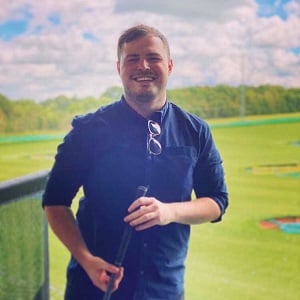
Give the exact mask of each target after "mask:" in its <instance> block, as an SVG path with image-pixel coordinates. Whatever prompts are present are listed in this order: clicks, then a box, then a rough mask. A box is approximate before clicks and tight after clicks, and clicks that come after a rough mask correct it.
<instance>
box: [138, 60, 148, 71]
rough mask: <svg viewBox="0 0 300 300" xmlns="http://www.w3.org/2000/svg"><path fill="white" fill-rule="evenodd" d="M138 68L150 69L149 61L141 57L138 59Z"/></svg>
mask: <svg viewBox="0 0 300 300" xmlns="http://www.w3.org/2000/svg"><path fill="white" fill-rule="evenodd" d="M139 69H140V70H149V69H150V66H149V63H148V61H147V59H141V60H140V63H139Z"/></svg>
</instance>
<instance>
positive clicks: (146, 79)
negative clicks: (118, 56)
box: [132, 75, 156, 82]
mask: <svg viewBox="0 0 300 300" xmlns="http://www.w3.org/2000/svg"><path fill="white" fill-rule="evenodd" d="M132 79H133V80H135V81H137V82H149V81H154V80H155V79H156V77H155V76H154V75H135V76H132Z"/></svg>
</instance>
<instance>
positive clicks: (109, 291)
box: [102, 185, 148, 300]
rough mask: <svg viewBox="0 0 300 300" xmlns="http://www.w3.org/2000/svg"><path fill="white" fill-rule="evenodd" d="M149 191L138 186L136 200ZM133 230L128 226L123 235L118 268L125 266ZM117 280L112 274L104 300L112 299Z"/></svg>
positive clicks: (118, 256) (117, 261) (118, 255)
mask: <svg viewBox="0 0 300 300" xmlns="http://www.w3.org/2000/svg"><path fill="white" fill-rule="evenodd" d="M147 191H148V187H146V186H142V185H140V186H138V187H137V190H136V199H138V198H140V197H143V196H146V194H147ZM132 230H133V229H132V227H131V226H130V225H126V227H125V230H124V232H123V235H122V239H121V243H120V246H119V250H118V253H117V256H116V259H115V263H114V265H115V266H117V267H121V266H122V264H123V260H124V257H125V255H126V252H127V248H128V245H129V242H130V239H131V235H132ZM115 280H116V274H115V273H114V274H111V276H110V279H109V283H108V287H107V290H106V292H105V294H104V297H103V299H102V300H109V299H110V297H111V294H112V290H113V286H114V283H115Z"/></svg>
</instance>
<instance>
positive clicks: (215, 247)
mask: <svg viewBox="0 0 300 300" xmlns="http://www.w3.org/2000/svg"><path fill="white" fill-rule="evenodd" d="M298 116H300V114H298ZM282 117H285V116H282ZM252 119H253V118H252ZM227 121H228V120H227ZM213 134H214V137H215V141H216V143H217V146H218V148H219V150H220V152H221V153H222V157H223V159H224V166H225V170H226V177H227V183H228V188H229V192H230V207H229V209H228V212H227V214H226V215H225V217H224V220H223V222H221V223H217V224H204V225H199V226H193V227H192V238H191V245H190V251H189V255H188V259H187V273H186V299H187V300H201V299H204V300H221V299H222V300H223V299H226V300H240V299H243V300H271V299H272V300H279V299H285V300H295V299H299V296H300V276H299V275H300V274H299V272H300V235H299V234H287V233H283V232H281V231H276V230H264V229H261V228H260V227H259V221H260V220H263V219H268V218H271V217H280V216H289V215H300V179H299V177H297V176H288V175H289V174H267V175H256V174H253V173H251V172H249V168H251V167H257V166H261V165H277V164H291V163H299V161H300V147H299V143H298V146H297V142H299V140H300V122H295V123H282V124H280V123H278V124H269V125H268V124H266V125H259V126H247V127H226V128H222V127H221V128H214V129H213ZM58 143H59V140H55V141H48V142H46V141H44V142H35V143H19V144H18V143H17V144H3V145H1V144H0V166H1V173H0V180H5V179H10V178H13V177H16V176H20V175H24V174H27V173H30V172H33V171H36V170H40V169H45V168H49V167H50V166H51V165H52V163H53V155H54V153H55V149H56V146H57V144H58ZM294 175H295V174H294ZM67 259H68V253H67V252H66V251H65V249H64V248H63V247H62V246H61V245H60V244H59V242H58V241H57V240H56V238H55V237H54V236H53V235H52V233H50V260H51V261H50V271H51V274H50V277H51V299H54V300H56V299H57V300H58V299H62V295H63V288H64V282H65V279H64V277H65V266H66V262H67Z"/></svg>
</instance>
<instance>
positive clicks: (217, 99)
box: [0, 85, 300, 133]
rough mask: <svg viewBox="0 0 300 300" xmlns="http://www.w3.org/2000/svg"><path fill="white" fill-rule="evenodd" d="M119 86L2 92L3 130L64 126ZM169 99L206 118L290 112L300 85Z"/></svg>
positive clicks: (221, 89) (298, 101)
mask: <svg viewBox="0 0 300 300" xmlns="http://www.w3.org/2000/svg"><path fill="white" fill-rule="evenodd" d="M121 94H122V89H121V88H120V87H111V88H109V89H108V90H107V91H106V92H105V93H103V94H102V95H101V96H99V97H98V98H96V97H86V98H83V99H81V98H75V97H66V96H63V95H61V96H58V97H56V98H53V99H48V100H46V101H43V102H39V103H37V102H35V101H33V100H31V99H22V100H11V99H9V98H7V97H5V96H4V95H2V94H0V133H17V132H29V131H30V132H33V131H42V130H43V131H46V130H64V129H66V128H68V127H69V126H70V122H71V120H72V118H73V117H74V115H79V114H85V113H87V112H90V111H94V110H96V109H97V108H98V107H100V106H102V105H105V104H107V103H110V102H112V101H114V100H116V99H119V98H120V96H121ZM168 99H170V101H171V102H174V103H175V104H178V105H180V106H181V107H183V108H184V109H186V110H187V111H189V112H191V113H193V114H196V115H198V116H200V117H202V118H204V119H211V118H226V117H235V116H239V115H240V114H241V110H242V111H243V114H244V115H245V116H249V115H263V114H277V113H290V112H299V111H300V88H284V87H282V86H274V85H273V86H271V85H262V86H258V87H253V86H239V87H232V86H226V85H217V86H213V87H209V86H204V87H200V86H195V87H188V88H178V89H171V90H168Z"/></svg>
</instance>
